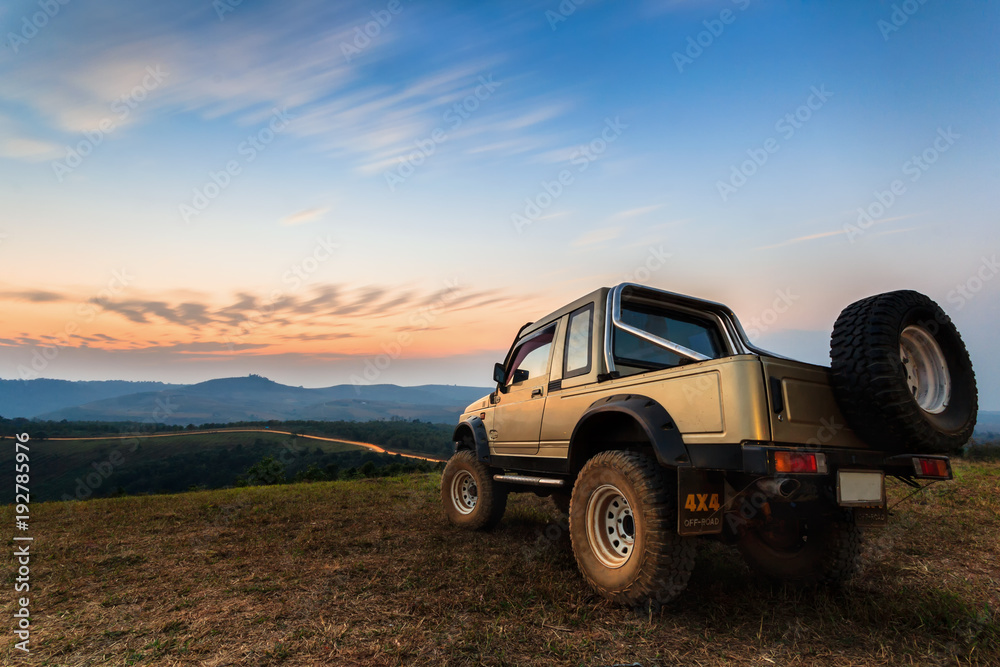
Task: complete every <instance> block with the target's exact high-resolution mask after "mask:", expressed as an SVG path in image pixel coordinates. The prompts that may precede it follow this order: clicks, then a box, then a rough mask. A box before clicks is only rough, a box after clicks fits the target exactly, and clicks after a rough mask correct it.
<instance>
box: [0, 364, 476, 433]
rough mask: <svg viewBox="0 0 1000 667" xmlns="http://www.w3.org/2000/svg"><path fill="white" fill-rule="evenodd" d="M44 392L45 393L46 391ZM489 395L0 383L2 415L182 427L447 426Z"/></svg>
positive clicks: (221, 382) (439, 388) (260, 384)
mask: <svg viewBox="0 0 1000 667" xmlns="http://www.w3.org/2000/svg"><path fill="white" fill-rule="evenodd" d="M35 383H43V384H41V385H37V384H35ZM76 385H79V386H76ZM105 385H109V386H105ZM48 389H51V390H52V392H51V394H49V393H46V392H47V391H48ZM489 391H490V389H489V388H485V387H460V386H452V385H422V386H418V387H400V386H397V385H392V384H378V385H368V386H356V385H349V384H348V385H336V386H332V387H323V388H318V389H307V388H304V387H291V386H288V385H283V384H279V383H277V382H274V381H272V380H269V379H267V378H265V377H261V376H258V375H251V376H249V377H236V378H221V379H217V380H208V381H207V382H200V383H198V384H193V385H167V384H163V383H158V382H67V381H63V380H26V381H23V380H0V415H2V416H4V417H8V418H12V417H29V418H37V419H49V420H54V421H59V420H62V419H67V420H70V421H127V420H131V421H148V420H150V419H154V420H156V421H159V422H162V423H165V424H182V425H183V424H203V423H206V422H214V423H225V422H233V421H262V420H270V419H277V420H289V419H318V420H350V421H368V420H373V419H389V418H392V417H399V418H403V419H408V420H412V419H419V420H421V421H431V422H438V423H450V422H454V421H455V420H456V418H457V417H458V415H459V414H460V413H461V411H462V410H463V409H464V408H465V406H467V405H468V404H469V403H471V402H472V401H474V400H476V399H477V398H480V397H481V396H483V395H484V394H487V393H489ZM15 399H16V400H15Z"/></svg>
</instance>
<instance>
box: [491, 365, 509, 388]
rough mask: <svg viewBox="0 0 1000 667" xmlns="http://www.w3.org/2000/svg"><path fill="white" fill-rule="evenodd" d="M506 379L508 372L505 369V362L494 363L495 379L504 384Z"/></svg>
mask: <svg viewBox="0 0 1000 667" xmlns="http://www.w3.org/2000/svg"><path fill="white" fill-rule="evenodd" d="M506 379H507V373H506V372H505V371H504V368H503V364H493V381H494V382H496V383H497V384H500V385H502V384H503V383H504V380H506Z"/></svg>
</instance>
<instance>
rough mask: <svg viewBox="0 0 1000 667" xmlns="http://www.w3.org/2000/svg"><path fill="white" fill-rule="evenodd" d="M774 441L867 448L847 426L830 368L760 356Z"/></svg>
mask: <svg viewBox="0 0 1000 667" xmlns="http://www.w3.org/2000/svg"><path fill="white" fill-rule="evenodd" d="M761 363H762V364H763V367H764V384H765V385H766V387H767V396H768V402H769V404H770V407H771V409H770V410H769V414H770V422H771V439H772V440H773V441H774V442H780V443H789V444H796V445H807V446H813V447H850V448H853V449H863V448H867V447H868V445H866V444H865V443H863V442H862V441H861V440H860V439H858V437H857V436H856V435H855V434H854V431H852V430H851V429H849V428H848V427H847V423H846V422H845V421H844V417H843V415H842V414H841V412H840V408H839V407H838V406H837V401H836V399H835V398H834V397H833V390H832V389H831V388H830V379H829V372H830V369H828V368H824V367H823V366H814V365H813V364H806V363H803V362H800V361H792V360H789V359H775V358H773V357H761Z"/></svg>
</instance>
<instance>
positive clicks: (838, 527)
mask: <svg viewBox="0 0 1000 667" xmlns="http://www.w3.org/2000/svg"><path fill="white" fill-rule="evenodd" d="M737 546H738V548H739V550H740V552H741V553H742V554H743V558H744V559H745V560H746V562H747V563H748V564H749V565H750V567H752V568H753V569H754V570H756V571H757V572H760V573H761V574H763V575H764V576H766V577H768V578H770V579H774V580H776V581H782V582H787V583H790V584H794V585H799V586H811V585H817V584H839V583H842V582H844V581H846V580H848V579H850V578H851V577H852V576H853V575H854V573H855V572H856V571H857V569H858V564H859V563H860V559H861V530H860V529H859V528H858V527H857V525H856V524H855V523H854V516H853V514H852V513H851V512H849V511H845V512H841V513H838V514H837V515H836V516H834V517H816V518H809V519H787V520H779V519H771V520H769V521H768V522H767V523H765V524H763V525H761V526H758V527H754V528H748V529H747V531H746V532H745V533H744V534H743V536H742V537H741V538H740V541H739V542H738V544H737Z"/></svg>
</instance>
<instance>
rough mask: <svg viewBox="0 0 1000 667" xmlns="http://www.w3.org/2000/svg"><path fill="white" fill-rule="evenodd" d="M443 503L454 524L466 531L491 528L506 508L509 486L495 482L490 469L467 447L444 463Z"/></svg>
mask: <svg viewBox="0 0 1000 667" xmlns="http://www.w3.org/2000/svg"><path fill="white" fill-rule="evenodd" d="M441 502H442V504H443V505H444V513H445V514H446V515H447V516H448V521H450V522H451V523H452V524H453V525H455V526H458V527H459V528H465V529H466V530H483V529H487V528H492V527H494V526H496V525H497V524H498V523H500V520H501V519H502V518H503V513H504V511H505V510H506V509H507V487H505V486H504V485H503V484H498V483H497V482H495V481H494V480H493V476H492V475H491V474H490V469H489V468H488V467H486V465H485V464H483V463H481V462H480V461H479V460H478V459H477V458H476V455H475V454H474V453H473V452H471V451H469V450H467V449H465V450H462V451H460V452H456V453H455V455H454V456H452V457H451V459H450V460H449V461H448V465H447V466H445V469H444V474H443V475H442V476H441Z"/></svg>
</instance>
